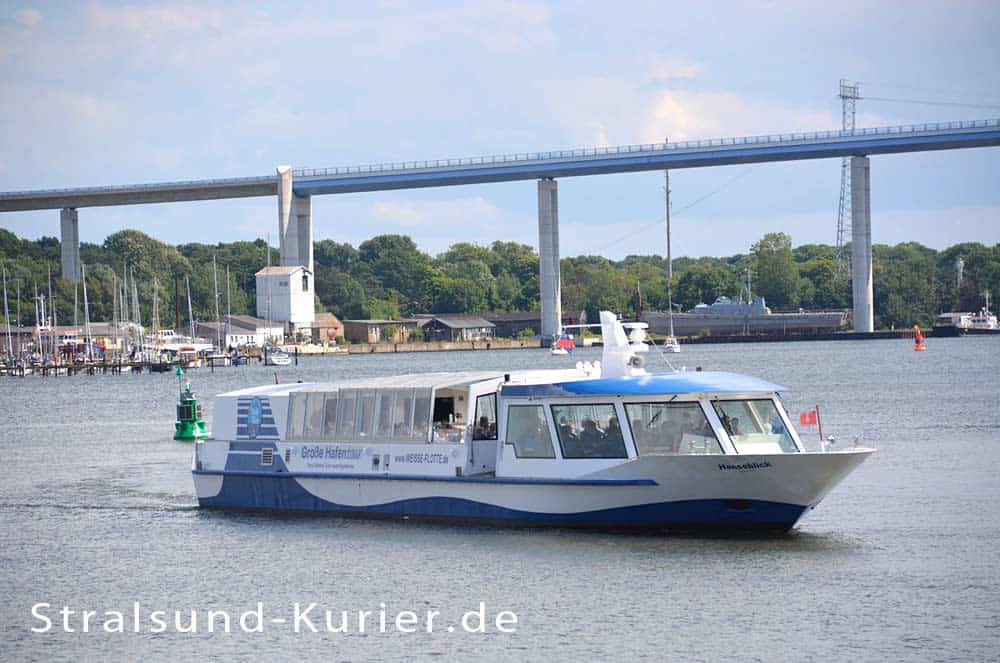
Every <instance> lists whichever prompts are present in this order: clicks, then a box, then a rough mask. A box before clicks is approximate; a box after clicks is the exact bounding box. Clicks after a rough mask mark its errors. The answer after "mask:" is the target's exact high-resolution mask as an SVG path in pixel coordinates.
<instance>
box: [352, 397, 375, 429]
mask: <svg viewBox="0 0 1000 663" xmlns="http://www.w3.org/2000/svg"><path fill="white" fill-rule="evenodd" d="M374 415H375V392H374V391H371V390H368V389H366V390H364V391H360V392H358V420H357V421H356V422H355V429H356V430H357V432H358V437H371V434H372V424H373V423H374V422H373V421H372V420H373V419H374Z"/></svg>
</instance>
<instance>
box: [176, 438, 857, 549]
mask: <svg viewBox="0 0 1000 663" xmlns="http://www.w3.org/2000/svg"><path fill="white" fill-rule="evenodd" d="M260 444H261V448H264V447H267V446H270V447H271V448H273V449H274V452H273V454H274V455H273V465H272V466H270V467H266V468H260V467H256V466H255V465H256V463H255V462H254V463H249V464H248V463H247V460H248V459H253V460H254V461H255V460H256V458H257V455H256V454H254V453H253V452H252V451H250V452H249V453H248V450H247V449H246V448H245V443H241V447H240V449H241V450H240V451H238V453H236V454H233V455H230V456H229V457H228V459H227V463H226V469H225V470H214V471H203V470H199V469H197V468H195V469H194V481H195V486H196V489H197V494H198V502H199V505H200V506H202V507H206V508H221V509H247V510H280V511H309V512H324V513H330V514H333V515H338V516H355V517H369V518H414V519H427V520H444V521H464V522H469V521H473V522H482V523H491V524H505V525H518V526H524V525H528V526H550V527H551V526H557V527H582V528H591V529H611V530H620V529H637V530H672V529H673V530H678V529H679V530H684V529H703V528H721V529H766V530H787V529H790V528H791V527H793V526H794V525H795V523H796V522H797V521H798V520H799V518H800V517H801V516H802V515H803V514H804V513H805V512H806V511H808V510H809V509H811V508H813V507H814V506H815V505H816V504H818V503H819V501H820V500H822V499H823V497H824V496H825V495H826V494H827V493H828V492H829V491H830V490H831V489H832V488H833V487H834V486H835V485H836V484H837V483H839V482H840V481H841V480H842V479H843V478H844V477H845V476H847V474H849V473H850V472H851V470H852V469H854V468H855V467H856V466H857V465H858V464H860V463H861V462H862V461H863V460H864V459H865V458H866V457H867V455H868V454H869V453H871V450H870V449H856V450H849V451H842V452H832V453H796V454H774V455H754V456H724V455H699V456H660V457H644V458H639V459H635V460H633V461H631V462H627V463H623V464H621V465H617V466H615V467H613V468H610V469H607V470H603V471H600V472H595V473H593V474H590V475H587V476H584V477H580V478H576V479H555V478H554V479H543V478H538V479H535V478H532V479H516V478H497V477H492V476H481V477H479V476H473V477H441V476H437V477H435V476H405V475H394V474H392V473H389V472H386V473H380V474H375V473H372V474H349V475H339V476H338V475H334V474H321V473H308V472H296V471H294V470H291V469H290V468H288V467H286V466H285V464H284V462H283V458H282V448H281V447H283V446H284V445H280V446H276V445H274V443H260ZM240 468H247V469H240ZM251 468H252V469H251Z"/></svg>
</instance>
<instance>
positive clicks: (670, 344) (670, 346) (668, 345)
mask: <svg viewBox="0 0 1000 663" xmlns="http://www.w3.org/2000/svg"><path fill="white" fill-rule="evenodd" d="M663 177H664V189H663V190H664V192H665V201H666V208H667V318H668V320H669V324H670V327H669V332H670V333H669V334H668V335H667V338H665V339H664V341H663V351H664V352H680V351H681V344H680V342H679V341H678V340H677V337H676V336H674V302H673V298H672V293H671V290H672V287H673V280H674V257H673V254H672V253H671V251H670V171H669V170H665V171H663Z"/></svg>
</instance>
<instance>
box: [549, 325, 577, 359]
mask: <svg viewBox="0 0 1000 663" xmlns="http://www.w3.org/2000/svg"><path fill="white" fill-rule="evenodd" d="M575 349H576V343H574V342H573V336H572V335H571V334H570V333H569V332H567V331H566V330H565V329H563V330H562V332H561V333H560V334H559V338H557V339H556V340H555V342H553V343H552V347H550V348H549V354H551V355H568V354H572V353H573V350H575Z"/></svg>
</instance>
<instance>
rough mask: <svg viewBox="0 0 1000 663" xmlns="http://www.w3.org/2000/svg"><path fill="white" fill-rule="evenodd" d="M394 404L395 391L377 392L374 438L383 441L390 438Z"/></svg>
mask: <svg viewBox="0 0 1000 663" xmlns="http://www.w3.org/2000/svg"><path fill="white" fill-rule="evenodd" d="M395 404H396V391H395V390H393V389H385V390H383V391H380V392H379V394H378V398H377V400H376V405H375V437H377V438H379V439H383V440H384V439H387V438H391V437H392V411H393V406H394V405H395Z"/></svg>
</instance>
